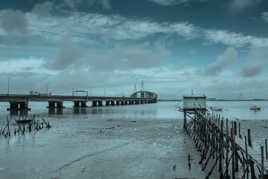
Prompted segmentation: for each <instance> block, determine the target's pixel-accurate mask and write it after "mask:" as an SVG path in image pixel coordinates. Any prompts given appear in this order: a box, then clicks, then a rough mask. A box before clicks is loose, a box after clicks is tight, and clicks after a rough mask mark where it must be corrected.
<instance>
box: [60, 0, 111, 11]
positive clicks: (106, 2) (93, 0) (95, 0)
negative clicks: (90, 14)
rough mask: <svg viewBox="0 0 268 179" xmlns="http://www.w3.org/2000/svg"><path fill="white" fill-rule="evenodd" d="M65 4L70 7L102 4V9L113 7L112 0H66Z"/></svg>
mask: <svg viewBox="0 0 268 179" xmlns="http://www.w3.org/2000/svg"><path fill="white" fill-rule="evenodd" d="M64 5H66V6H67V7H68V8H70V9H77V8H79V7H93V6H100V7H101V8H102V9H111V8H112V6H111V3H110V0H75V1H74V0H64Z"/></svg>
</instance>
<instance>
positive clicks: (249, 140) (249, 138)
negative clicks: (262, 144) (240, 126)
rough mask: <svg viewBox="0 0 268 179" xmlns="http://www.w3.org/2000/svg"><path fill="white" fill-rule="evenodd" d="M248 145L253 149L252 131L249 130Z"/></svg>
mask: <svg viewBox="0 0 268 179" xmlns="http://www.w3.org/2000/svg"><path fill="white" fill-rule="evenodd" d="M248 145H249V146H250V147H252V143H251V135H250V129H248Z"/></svg>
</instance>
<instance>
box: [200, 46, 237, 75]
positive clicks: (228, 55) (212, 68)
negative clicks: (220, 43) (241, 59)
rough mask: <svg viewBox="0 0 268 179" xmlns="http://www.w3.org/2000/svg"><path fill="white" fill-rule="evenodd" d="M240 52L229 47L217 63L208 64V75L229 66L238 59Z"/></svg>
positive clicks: (215, 73) (206, 72)
mask: <svg viewBox="0 0 268 179" xmlns="http://www.w3.org/2000/svg"><path fill="white" fill-rule="evenodd" d="M237 56H238V53H237V51H236V50H235V49H234V48H228V49H227V50H226V51H225V52H224V54H223V55H221V56H219V57H218V58H217V60H216V62H215V63H213V64H210V65H208V66H207V67H206V68H205V69H204V72H205V74H207V75H217V74H218V73H220V72H222V71H223V70H224V69H225V68H226V67H227V66H229V65H231V64H233V63H234V62H235V61H236V59H237Z"/></svg>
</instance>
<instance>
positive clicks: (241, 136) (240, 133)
mask: <svg viewBox="0 0 268 179" xmlns="http://www.w3.org/2000/svg"><path fill="white" fill-rule="evenodd" d="M238 133H239V134H238V135H239V138H240V139H242V136H241V133H240V122H239V123H238Z"/></svg>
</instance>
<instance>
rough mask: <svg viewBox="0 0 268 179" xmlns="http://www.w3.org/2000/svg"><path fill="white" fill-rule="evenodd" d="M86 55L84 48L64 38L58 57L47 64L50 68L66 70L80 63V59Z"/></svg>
mask: <svg viewBox="0 0 268 179" xmlns="http://www.w3.org/2000/svg"><path fill="white" fill-rule="evenodd" d="M84 56H85V52H84V50H83V49H82V48H80V47H79V46H77V45H75V44H74V43H73V42H72V41H70V40H68V39H66V40H62V41H61V42H60V44H59V52H58V54H57V56H56V59H55V60H53V61H49V62H47V63H46V64H45V66H46V67H47V68H49V69H55V70H65V69H67V68H68V67H70V66H71V65H74V64H80V63H81V61H80V60H81V58H82V57H84Z"/></svg>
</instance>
